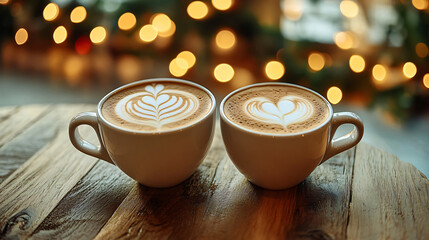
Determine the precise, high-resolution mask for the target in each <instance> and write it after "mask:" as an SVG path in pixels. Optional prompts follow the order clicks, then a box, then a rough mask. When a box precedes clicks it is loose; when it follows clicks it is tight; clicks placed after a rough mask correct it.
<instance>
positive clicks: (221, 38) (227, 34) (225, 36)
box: [216, 29, 235, 49]
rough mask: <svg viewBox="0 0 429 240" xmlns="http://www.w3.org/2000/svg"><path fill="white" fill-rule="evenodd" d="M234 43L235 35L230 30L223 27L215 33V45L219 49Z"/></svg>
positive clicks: (230, 46) (227, 47) (231, 45)
mask: <svg viewBox="0 0 429 240" xmlns="http://www.w3.org/2000/svg"><path fill="white" fill-rule="evenodd" d="M234 44H235V35H234V33H233V32H232V31H230V30H228V29H224V30H221V31H219V32H218V33H217V34H216V45H217V46H218V47H219V48H221V49H230V48H232V47H233V46H234Z"/></svg>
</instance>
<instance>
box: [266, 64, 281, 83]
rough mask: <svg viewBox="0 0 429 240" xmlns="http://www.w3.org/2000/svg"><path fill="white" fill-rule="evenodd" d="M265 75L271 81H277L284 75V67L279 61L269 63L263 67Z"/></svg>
mask: <svg viewBox="0 0 429 240" xmlns="http://www.w3.org/2000/svg"><path fill="white" fill-rule="evenodd" d="M265 74H266V75H267V77H268V78H269V79H271V80H277V79H280V78H281V77H283V75H284V74H285V67H284V66H283V64H282V63H281V62H279V61H270V62H268V63H267V64H266V65H265Z"/></svg>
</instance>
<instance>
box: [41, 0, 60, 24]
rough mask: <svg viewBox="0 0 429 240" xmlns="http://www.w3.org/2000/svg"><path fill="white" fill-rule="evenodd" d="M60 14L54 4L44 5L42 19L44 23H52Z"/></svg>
mask: <svg viewBox="0 0 429 240" xmlns="http://www.w3.org/2000/svg"><path fill="white" fill-rule="evenodd" d="M59 13H60V8H59V7H58V5H57V4H55V3H49V4H48V5H46V7H45V9H43V18H44V19H45V20H46V21H53V20H55V18H57V17H58V14H59Z"/></svg>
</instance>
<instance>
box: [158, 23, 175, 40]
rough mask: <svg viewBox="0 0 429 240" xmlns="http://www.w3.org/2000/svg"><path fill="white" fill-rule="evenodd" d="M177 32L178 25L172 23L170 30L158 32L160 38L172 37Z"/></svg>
mask: <svg viewBox="0 0 429 240" xmlns="http://www.w3.org/2000/svg"><path fill="white" fill-rule="evenodd" d="M175 32H176V24H175V23H174V22H173V21H171V24H170V28H169V29H168V30H167V31H165V32H158V36H160V37H171V36H173V34H174V33H175Z"/></svg>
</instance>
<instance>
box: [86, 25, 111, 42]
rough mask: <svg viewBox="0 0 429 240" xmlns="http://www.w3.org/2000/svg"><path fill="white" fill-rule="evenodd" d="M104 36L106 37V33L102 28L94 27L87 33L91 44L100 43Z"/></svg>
mask: <svg viewBox="0 0 429 240" xmlns="http://www.w3.org/2000/svg"><path fill="white" fill-rule="evenodd" d="M106 36H107V31H106V29H105V28H104V27H102V26H98V27H95V28H94V29H92V31H91V32H90V33H89V39H91V42H92V43H94V44H100V43H102V42H103V41H104V40H105V39H106Z"/></svg>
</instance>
